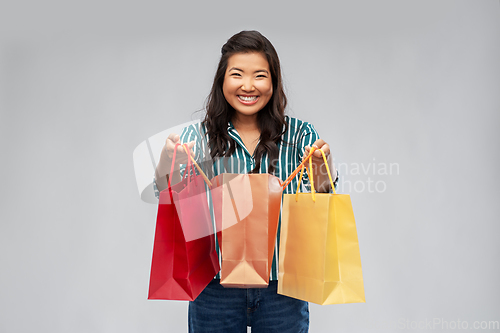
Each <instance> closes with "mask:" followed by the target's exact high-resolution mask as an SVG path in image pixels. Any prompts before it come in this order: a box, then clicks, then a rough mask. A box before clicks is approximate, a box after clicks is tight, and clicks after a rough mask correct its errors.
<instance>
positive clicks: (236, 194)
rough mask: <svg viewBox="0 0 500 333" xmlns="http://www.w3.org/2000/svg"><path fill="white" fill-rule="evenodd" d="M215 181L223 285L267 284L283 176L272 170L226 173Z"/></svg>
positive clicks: (213, 191) (244, 286)
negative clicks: (267, 172)
mask: <svg viewBox="0 0 500 333" xmlns="http://www.w3.org/2000/svg"><path fill="white" fill-rule="evenodd" d="M211 181H212V185H213V187H212V189H211V194H212V201H213V207H214V216H215V221H216V226H217V238H218V241H219V246H220V250H221V252H220V253H221V273H220V274H221V285H223V286H224V287H232V288H262V287H266V286H267V285H268V284H269V275H270V272H271V265H272V260H273V255H274V246H275V243H276V232H277V229H278V221H279V213H280V205H281V192H282V188H281V182H280V180H279V179H278V178H277V177H275V176H273V175H270V174H232V173H224V174H220V175H218V176H216V177H214V178H213V179H212V180H211Z"/></svg>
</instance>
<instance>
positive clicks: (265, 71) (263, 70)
mask: <svg viewBox="0 0 500 333" xmlns="http://www.w3.org/2000/svg"><path fill="white" fill-rule="evenodd" d="M232 70H235V71H240V72H244V70H242V69H239V68H237V67H231V68H230V69H229V71H228V72H230V71H232ZM260 72H264V73H267V74H269V72H268V71H267V70H265V69H258V70H256V71H255V72H254V73H260Z"/></svg>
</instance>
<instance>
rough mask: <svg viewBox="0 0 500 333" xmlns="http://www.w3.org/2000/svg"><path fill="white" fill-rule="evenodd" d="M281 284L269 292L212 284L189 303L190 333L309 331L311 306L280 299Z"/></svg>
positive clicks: (216, 282) (282, 332)
mask: <svg viewBox="0 0 500 333" xmlns="http://www.w3.org/2000/svg"><path fill="white" fill-rule="evenodd" d="M277 290H278V281H270V282H269V287H267V288H252V289H240V288H224V287H223V286H221V285H220V280H213V281H212V282H210V284H209V285H208V286H207V287H206V288H205V290H203V292H202V293H201V294H200V295H199V296H198V297H197V298H196V299H195V300H194V301H192V302H189V314H188V322H189V333H205V332H206V333H215V332H221V333H222V332H223V333H233V332H234V333H246V331H247V326H251V327H252V332H253V333H268V332H269V333H270V332H279V333H303V332H308V330H309V304H308V303H307V302H304V301H301V300H298V299H295V298H291V297H287V296H283V295H278V293H277Z"/></svg>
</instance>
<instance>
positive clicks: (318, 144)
mask: <svg viewBox="0 0 500 333" xmlns="http://www.w3.org/2000/svg"><path fill="white" fill-rule="evenodd" d="M313 147H315V148H316V149H321V150H322V151H323V152H324V153H325V156H326V157H327V158H328V156H329V155H330V146H329V145H328V143H326V142H325V141H324V140H322V139H318V140H316V141H315V142H314V143H313ZM310 151H311V147H309V146H305V152H304V156H302V160H304V158H306V157H307V155H309V152H310ZM312 157H313V163H315V164H322V163H323V155H321V152H320V151H315V152H314V153H313V155H312Z"/></svg>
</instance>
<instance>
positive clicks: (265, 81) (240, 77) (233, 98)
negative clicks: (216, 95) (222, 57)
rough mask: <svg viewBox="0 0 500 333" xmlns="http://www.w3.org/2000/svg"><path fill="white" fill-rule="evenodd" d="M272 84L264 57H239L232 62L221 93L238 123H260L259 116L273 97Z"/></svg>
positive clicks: (240, 54)
mask: <svg viewBox="0 0 500 333" xmlns="http://www.w3.org/2000/svg"><path fill="white" fill-rule="evenodd" d="M272 82H273V81H272V77H271V74H270V73H269V64H268V62H267V60H266V58H265V56H264V55H262V54H261V53H254V52H252V53H238V54H235V55H233V56H232V57H230V58H229V61H228V69H227V71H226V75H225V78H224V84H223V87H222V90H223V91H224V97H225V98H226V100H227V102H228V103H229V104H230V105H231V106H232V107H233V109H234V110H235V111H237V112H236V114H235V115H236V118H237V119H238V120H239V119H240V118H241V117H245V116H248V117H251V118H255V120H256V119H257V112H259V111H260V110H262V109H263V108H264V106H266V104H267V102H269V100H270V99H271V96H272V95H273V84H272ZM249 120H250V119H249ZM255 120H253V122H254V123H255V122H256V121H255ZM244 122H247V121H244Z"/></svg>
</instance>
